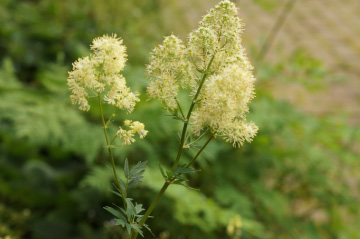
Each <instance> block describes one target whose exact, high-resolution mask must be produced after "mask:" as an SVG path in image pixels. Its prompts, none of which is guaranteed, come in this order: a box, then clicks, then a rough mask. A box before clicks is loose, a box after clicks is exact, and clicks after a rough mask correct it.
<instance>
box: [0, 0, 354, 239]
mask: <svg viewBox="0 0 360 239" xmlns="http://www.w3.org/2000/svg"><path fill="white" fill-rule="evenodd" d="M115 2H116V1H110V2H109V5H107V6H103V3H102V2H100V1H96V0H92V1H82V0H80V1H50V0H38V1H22V2H20V1H11V0H4V1H2V3H1V4H0V21H1V22H2V23H4V24H3V26H2V28H0V51H1V52H2V53H3V54H1V56H0V57H1V59H0V60H1V63H0V64H1V69H0V152H1V153H0V214H1V217H0V225H1V226H0V237H6V236H11V238H15V239H16V238H24V237H26V238H34V239H35V238H36V239H42V238H44V239H47V238H85V239H92V238H104V239H105V238H122V237H124V236H125V235H126V230H122V229H119V228H118V227H114V221H112V220H111V218H112V215H109V213H107V212H106V211H104V210H103V207H105V206H107V205H111V202H114V201H116V200H119V198H118V197H117V196H116V195H114V194H112V193H111V191H110V188H111V181H110V179H111V175H110V177H108V176H109V173H108V172H109V170H108V168H107V167H106V163H107V162H108V158H107V154H106V152H105V150H104V149H105V148H104V147H103V146H104V145H105V142H104V140H103V134H102V129H101V127H99V123H100V117H99V116H100V115H99V113H98V110H97V106H96V104H94V103H91V102H90V104H91V107H93V109H94V111H92V112H89V113H81V112H79V111H78V110H77V109H76V108H75V107H73V106H71V105H70V100H69V98H68V91H67V87H66V83H65V82H66V78H67V71H69V70H70V69H69V67H68V66H70V63H71V62H73V61H74V60H75V58H77V57H78V56H80V55H85V54H87V52H86V51H87V50H85V49H86V48H87V46H88V45H89V43H90V40H91V39H92V38H93V37H94V36H97V35H101V34H103V33H111V32H117V33H118V35H119V36H121V37H122V38H123V39H124V43H125V44H126V45H128V52H129V56H132V58H129V62H130V65H129V66H127V68H126V69H125V72H124V76H125V77H126V78H127V79H128V80H129V81H131V82H130V85H131V87H134V89H136V90H138V91H140V92H144V90H145V87H146V84H147V82H146V80H145V77H144V76H143V72H144V66H143V65H144V63H146V61H147V57H148V55H147V54H148V52H149V50H150V49H151V48H152V47H153V46H154V45H155V41H156V42H157V43H158V42H160V40H161V36H162V35H165V34H168V33H169V31H168V30H167V29H166V28H165V26H164V24H163V23H162V20H163V19H161V17H160V16H161V14H159V13H160V12H161V11H162V6H161V4H160V2H159V1H133V2H130V1H129V2H124V4H125V5H123V9H122V10H121V14H120V13H117V14H105V13H106V12H107V11H109V10H111V11H113V12H112V13H114V12H116V11H117V10H119V9H121V6H117V5H116V4H115ZM95 6H96V8H95ZM146 12H149V14H146ZM176 20H177V21H180V20H178V19H176ZM167 24H168V25H170V24H169V23H168V22H167ZM119 31H120V32H119ZM142 33H144V34H145V37H144V36H142V35H141V34H142ZM245 34H246V32H245ZM84 53H85V54H84ZM298 54H299V55H297V56H296V55H295V56H293V57H292V58H291V59H289V60H288V61H287V62H286V64H282V66H281V67H279V66H273V65H268V66H263V67H262V68H261V69H260V70H259V71H258V75H259V76H260V77H259V79H258V86H257V87H256V88H257V89H259V90H258V92H257V97H256V98H255V99H254V101H253V103H252V105H251V109H250V111H251V112H252V113H253V116H252V118H251V120H253V121H254V122H255V123H256V124H257V125H259V129H260V131H259V135H258V136H257V138H255V139H254V142H253V143H252V144H249V145H245V146H244V147H243V148H241V149H240V150H233V149H232V148H231V147H230V146H228V145H226V144H225V143H222V142H220V141H216V142H215V141H214V142H211V144H210V145H209V147H208V148H207V149H206V150H205V152H204V155H203V156H202V157H200V158H199V162H198V164H199V165H195V166H194V167H195V168H198V166H199V167H201V168H202V169H203V170H202V171H200V172H197V173H194V174H189V177H188V179H189V182H188V183H189V186H190V187H192V188H196V189H199V190H198V191H195V190H189V189H187V188H185V187H180V186H178V185H174V186H172V188H170V189H169V190H168V191H167V192H166V194H165V197H164V198H163V200H162V201H161V202H160V204H159V208H158V211H159V212H160V214H159V215H157V218H156V220H149V221H148V224H149V226H150V227H151V228H152V231H153V233H154V234H155V235H156V236H157V237H160V235H161V238H178V237H184V238H207V239H213V238H214V239H215V238H231V237H230V236H229V235H227V234H226V230H225V229H226V227H227V225H228V224H229V222H230V219H231V218H233V217H234V216H236V215H240V216H241V219H242V224H243V225H242V228H241V238H264V239H266V238H269V239H272V238H300V239H301V238H304V239H309V238H354V239H357V238H359V234H358V228H357V227H358V225H359V224H360V218H359V216H358V215H360V212H359V208H358V200H359V194H358V192H359V180H360V179H359V170H360V168H359V163H358V159H359V153H358V147H359V146H358V142H359V141H360V129H359V127H355V126H351V125H349V124H348V123H347V119H346V118H332V119H331V118H314V117H311V116H308V115H306V114H304V113H302V112H300V111H298V110H296V109H295V108H294V107H293V106H291V105H289V104H287V103H286V102H282V101H278V100H276V99H273V98H272V97H271V96H269V95H268V94H267V93H266V90H267V89H266V85H267V84H268V83H269V82H271V81H274V80H275V79H277V78H278V76H285V77H287V78H285V79H284V80H286V81H290V80H292V79H293V78H294V76H299V74H300V76H301V81H300V80H299V82H300V83H303V82H304V81H305V80H304V79H313V78H315V79H317V80H320V79H321V78H323V77H325V76H328V75H329V74H331V73H330V72H327V71H320V72H319V71H316V69H318V62H317V61H312V60H309V59H308V57H307V56H304V55H301V54H300V53H298ZM307 69H309V70H307ZM314 70H315V71H314ZM284 72H287V73H286V74H284ZM289 72H290V73H289ZM299 72H300V73H299ZM288 73H289V74H288ZM297 79H300V77H299V78H297ZM306 82H308V81H306ZM136 107H137V108H136V112H135V114H134V115H132V117H134V118H136V119H139V120H141V121H142V122H144V123H145V125H147V126H149V127H147V129H148V130H149V132H150V133H149V135H148V136H147V140H143V142H139V143H138V144H137V145H131V146H129V147H127V148H122V149H121V150H114V155H115V158H116V160H117V161H118V162H119V161H121V162H124V159H125V158H126V157H127V158H128V164H129V167H130V168H131V167H132V165H136V163H138V162H139V161H146V160H147V161H148V162H149V163H148V164H149V165H148V170H147V172H146V173H145V174H144V180H143V181H144V183H143V184H141V185H140V186H137V189H136V190H132V189H131V188H129V189H128V190H131V194H132V195H133V198H134V200H135V201H136V202H141V204H143V207H144V208H148V206H149V205H148V202H149V201H151V199H152V198H153V197H154V195H155V193H156V192H157V191H158V189H159V187H160V186H161V183H162V182H163V178H162V177H161V175H160V174H159V169H158V165H159V163H160V164H161V165H162V167H163V168H164V169H165V170H166V168H169V167H170V160H169V159H171V158H174V156H176V155H174V154H175V152H176V150H177V142H176V141H175V142H174V141H170V140H168V139H169V138H173V137H174V135H176V133H177V132H176V130H177V129H178V126H179V125H180V123H181V122H178V124H176V123H173V122H172V120H171V118H170V117H168V118H165V117H163V116H164V113H163V112H162V111H161V110H160V109H159V108H160V107H159V104H158V103H157V102H152V101H151V102H147V101H145V99H144V98H143V99H142V101H141V102H140V103H139V104H138V105H137V106H136ZM105 114H107V115H110V114H111V111H109V109H106V108H105ZM119 116H120V118H123V117H125V115H119ZM164 118H165V119H164ZM109 130H112V131H113V132H115V130H116V129H113V128H109ZM195 153H196V151H195V150H193V149H189V150H187V151H186V152H185V154H186V155H185V156H186V158H187V159H188V160H191V158H192V156H193V155H195ZM118 170H119V175H124V171H123V170H122V169H119V168H118ZM150 182H151V183H150ZM184 202H186V203H184ZM134 207H136V205H134ZM28 212H31V213H30V214H29V213H28ZM9 218H10V220H9ZM169 218H170V219H169ZM144 236H145V238H152V236H151V234H150V233H149V232H144Z"/></svg>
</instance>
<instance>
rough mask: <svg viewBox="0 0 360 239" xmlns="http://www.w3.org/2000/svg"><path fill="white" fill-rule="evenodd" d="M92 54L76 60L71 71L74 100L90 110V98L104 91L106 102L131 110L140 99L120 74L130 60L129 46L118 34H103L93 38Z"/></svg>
mask: <svg viewBox="0 0 360 239" xmlns="http://www.w3.org/2000/svg"><path fill="white" fill-rule="evenodd" d="M90 49H91V50H92V54H90V56H87V57H83V58H80V59H78V60H77V61H76V62H75V63H73V71H71V72H69V77H68V83H67V84H68V86H69V89H70V91H71V96H70V98H71V101H72V103H73V104H77V105H79V109H80V110H84V111H88V110H89V109H90V106H89V103H88V100H87V99H88V98H89V97H90V96H96V94H97V93H103V95H104V101H105V102H106V103H108V104H111V105H114V106H116V107H118V108H120V109H123V110H126V111H127V112H131V111H132V110H133V109H134V107H135V104H136V102H137V101H139V98H138V97H137V96H138V93H133V92H131V91H130V88H128V87H127V86H126V81H125V79H124V77H123V76H122V75H121V74H120V71H122V70H123V69H124V67H125V62H126V60H127V58H126V57H127V55H126V47H125V46H124V45H122V40H121V39H120V38H117V36H116V34H114V35H112V36H107V35H104V36H102V37H98V38H96V39H94V40H93V42H92V45H91V46H90Z"/></svg>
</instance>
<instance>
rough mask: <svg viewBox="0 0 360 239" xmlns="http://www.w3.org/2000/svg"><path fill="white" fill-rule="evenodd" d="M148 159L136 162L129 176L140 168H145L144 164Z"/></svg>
mask: <svg viewBox="0 0 360 239" xmlns="http://www.w3.org/2000/svg"><path fill="white" fill-rule="evenodd" d="M147 162H148V161H144V162H141V161H140V162H138V163H137V164H136V165H135V166H134V167H133V168H132V169H131V171H130V177H132V176H133V175H135V174H136V173H137V172H138V171H140V170H145V167H146V164H147Z"/></svg>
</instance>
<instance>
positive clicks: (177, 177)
mask: <svg viewBox="0 0 360 239" xmlns="http://www.w3.org/2000/svg"><path fill="white" fill-rule="evenodd" d="M174 178H176V179H178V180H179V181H184V182H187V181H189V180H188V179H186V178H184V177H181V176H180V174H174Z"/></svg>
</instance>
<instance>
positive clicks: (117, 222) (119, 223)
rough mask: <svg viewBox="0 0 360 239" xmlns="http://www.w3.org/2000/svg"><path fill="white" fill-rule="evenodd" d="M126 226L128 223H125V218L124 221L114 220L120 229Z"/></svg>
mask: <svg viewBox="0 0 360 239" xmlns="http://www.w3.org/2000/svg"><path fill="white" fill-rule="evenodd" d="M126 224H128V222H127V221H126V219H125V217H124V219H122V218H121V219H120V218H115V225H117V226H118V225H120V226H122V227H125V225H126Z"/></svg>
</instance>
